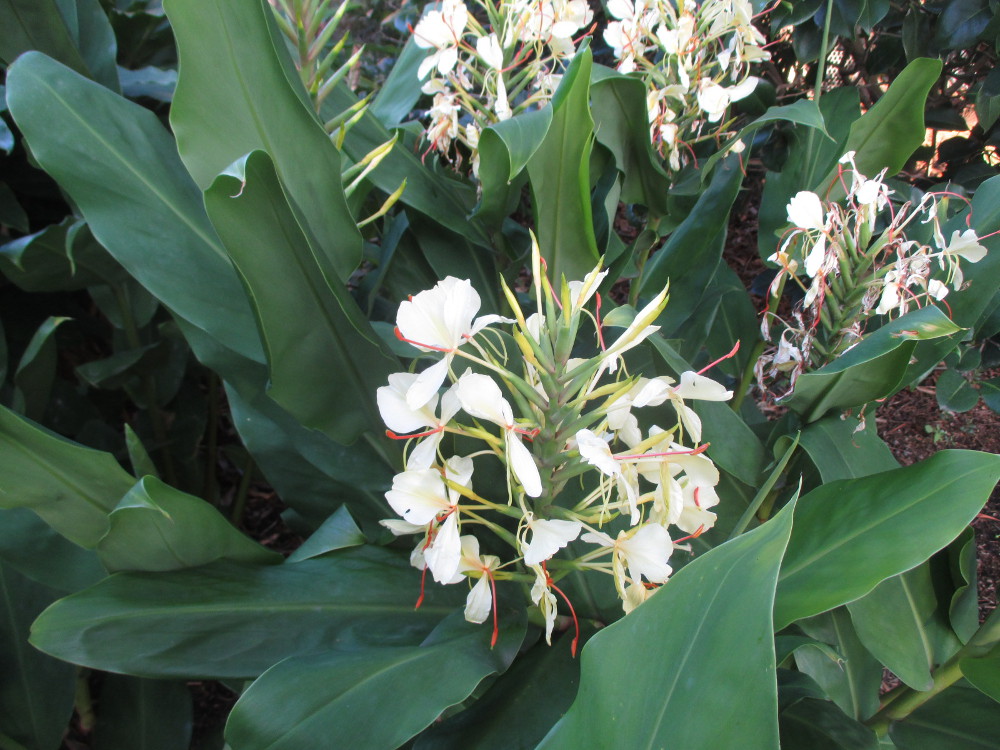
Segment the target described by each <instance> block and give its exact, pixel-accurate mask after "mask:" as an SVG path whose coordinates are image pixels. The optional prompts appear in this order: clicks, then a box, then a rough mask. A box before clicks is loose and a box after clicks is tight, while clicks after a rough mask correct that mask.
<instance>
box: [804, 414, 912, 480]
mask: <svg viewBox="0 0 1000 750" xmlns="http://www.w3.org/2000/svg"><path fill="white" fill-rule="evenodd" d="M873 423H874V420H872V421H871V422H870V423H869V424H868V425H867V426H866V427H865V429H862V430H858V429H857V428H858V424H859V423H858V420H857V419H854V418H853V417H850V418H848V419H841V418H840V417H838V416H836V415H833V416H829V417H826V418H825V419H821V420H819V421H818V422H813V423H812V424H809V425H806V427H805V428H804V429H803V430H802V435H801V437H800V438H799V444H800V445H801V446H802V448H803V449H804V450H805V452H806V453H808V454H809V458H810V459H811V460H812V462H813V463H814V464H815V465H816V468H817V469H818V470H819V473H820V476H821V477H822V479H823V481H824V482H833V481H836V480H838V479H853V478H856V477H865V476H868V475H869V474H877V473H878V472H880V471H889V470H891V469H895V468H896V467H897V466H899V462H898V461H897V460H896V459H895V458H894V457H893V455H892V451H890V450H889V446H888V445H886V444H885V442H883V440H882V439H881V438H880V437H879V436H878V431H877V430H876V429H875V425H874V424H873Z"/></svg>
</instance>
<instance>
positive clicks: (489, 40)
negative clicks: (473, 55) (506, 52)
mask: <svg viewBox="0 0 1000 750" xmlns="http://www.w3.org/2000/svg"><path fill="white" fill-rule="evenodd" d="M476 52H477V53H479V56H480V57H481V58H483V62H485V63H486V64H487V65H488V66H489V67H490V68H492V69H493V70H500V69H501V68H502V67H503V50H502V49H501V48H500V41H499V40H498V39H497V35H496V34H490V35H489V36H481V37H479V38H478V39H477V40H476Z"/></svg>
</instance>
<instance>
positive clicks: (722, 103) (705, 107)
mask: <svg viewBox="0 0 1000 750" xmlns="http://www.w3.org/2000/svg"><path fill="white" fill-rule="evenodd" d="M755 88H757V79H756V78H754V77H753V76H749V77H748V78H747V79H746V80H744V81H742V82H741V83H739V84H737V85H736V86H730V87H728V88H726V87H723V86H720V85H719V84H717V83H716V82H715V81H713V80H712V79H710V78H702V79H701V81H699V82H698V106H699V107H701V109H702V111H703V112H704V113H705V114H706V115H707V116H708V121H709V122H718V121H719V120H721V119H722V116H723V115H724V114H725V113H726V110H727V109H729V105H730V104H732V103H733V102H738V101H739V100H740V99H744V98H746V97H748V96H750V94H752V93H753V90H754V89H755Z"/></svg>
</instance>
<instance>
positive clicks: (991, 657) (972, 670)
mask: <svg viewBox="0 0 1000 750" xmlns="http://www.w3.org/2000/svg"><path fill="white" fill-rule="evenodd" d="M959 666H960V667H961V669H962V674H963V675H964V676H965V679H967V680H968V681H969V682H971V683H972V684H973V685H975V686H976V687H977V688H979V689H980V690H981V691H982V692H983V693H985V694H986V695H988V696H989V697H990V698H992V699H993V700H995V701H997V702H998V703H1000V643H998V644H997V645H995V646H994V647H993V648H992V649H991V650H990V652H989V653H987V654H984V655H983V656H980V657H978V658H975V659H972V658H970V659H962V660H961V661H960V662H959Z"/></svg>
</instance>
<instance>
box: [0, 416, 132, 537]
mask: <svg viewBox="0 0 1000 750" xmlns="http://www.w3.org/2000/svg"><path fill="white" fill-rule="evenodd" d="M134 483H135V480H134V479H133V478H132V477H130V476H129V475H128V473H127V472H126V471H125V470H124V469H122V467H121V466H119V465H118V462H117V461H115V459H114V458H113V457H112V456H111V454H109V453H103V452H101V451H96V450H93V449H92V448H85V447H83V446H82V445H77V444H76V443H72V442H70V441H69V440H65V439H64V438H61V437H58V436H57V435H55V434H54V433H51V432H48V431H47V430H45V429H43V428H42V427H39V426H38V425H36V424H34V423H33V422H30V421H29V420H27V419H24V418H23V417H20V416H18V415H16V414H15V413H14V412H12V411H9V410H8V409H5V408H3V407H0V507H3V508H31V510H33V511H34V512H35V513H37V514H38V515H39V516H40V517H41V518H42V519H44V520H45V522H46V523H48V524H49V525H50V526H51V527H52V528H53V529H55V530H56V531H58V532H59V533H60V534H62V535H63V536H64V537H66V538H67V539H69V540H70V541H71V542H75V543H76V544H79V545H80V546H82V547H93V546H95V545H96V544H97V543H98V542H99V541H100V539H101V537H102V536H104V534H105V532H106V531H107V529H108V513H110V512H111V510H112V509H113V508H114V507H115V505H116V504H117V503H118V501H119V500H120V499H121V498H122V496H123V495H124V494H125V493H126V492H128V491H129V489H131V487H132V485H133V484H134Z"/></svg>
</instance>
